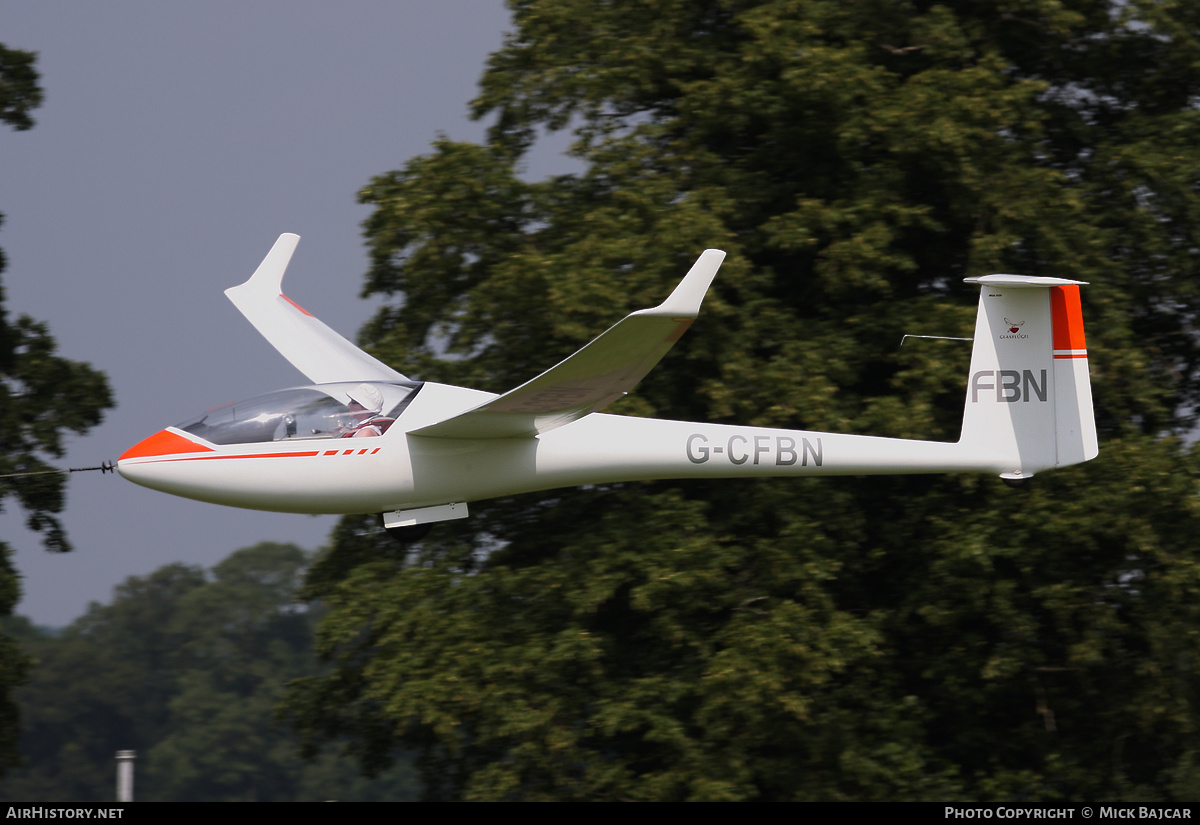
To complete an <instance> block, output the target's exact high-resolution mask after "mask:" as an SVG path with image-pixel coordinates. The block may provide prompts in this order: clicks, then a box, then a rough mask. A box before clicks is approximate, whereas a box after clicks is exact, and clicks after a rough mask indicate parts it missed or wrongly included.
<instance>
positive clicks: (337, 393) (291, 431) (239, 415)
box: [176, 381, 421, 444]
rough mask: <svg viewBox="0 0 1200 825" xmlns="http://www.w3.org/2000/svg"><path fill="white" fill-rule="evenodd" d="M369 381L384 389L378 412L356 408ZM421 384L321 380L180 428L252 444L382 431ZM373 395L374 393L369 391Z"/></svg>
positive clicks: (202, 417)
mask: <svg viewBox="0 0 1200 825" xmlns="http://www.w3.org/2000/svg"><path fill="white" fill-rule="evenodd" d="M364 384H365V385H366V386H368V387H373V388H374V389H376V390H378V392H379V394H380V395H381V396H382V397H383V404H382V406H381V407H380V409H379V410H378V411H376V410H370V409H366V410H364V409H363V408H362V406H361V405H360V404H355V405H354V409H351V402H352V399H351V397H350V394H351V393H354V394H355V395H356V396H358V397H360V398H361V397H362V396H363V395H364V393H363V392H361V391H358V392H356V390H359V389H361V388H362V387H363V386H364ZM420 387H421V384H419V383H411V382H409V383H385V382H382V381H369V382H363V381H348V382H344V383H338V384H316V385H313V386H311V387H295V388H293V389H290V390H279V391H278V392H273V393H269V394H268V395H260V396H258V397H257V398H251V399H249V400H248V401H237V402H234V403H232V404H224V405H222V406H220V407H214V408H213V409H211V410H206V411H205V412H204V413H202V414H201V415H198V416H193V417H192V418H189V419H187V420H186V421H184V422H183V423H182V424H177V425H176V427H177V428H178V429H180V430H183V431H184V432H187V433H191V434H192V435H195V436H199V437H200V438H203V439H204V440H206V441H209V442H211V443H213V444H250V443H256V442H263V441H292V440H296V439H310V438H348V437H352V436H355V435H382V434H383V433H384V432H386V431H387V429H388V427H390V426H391V424H392V422H394V421H395V420H396V418H398V417H399V416H400V413H401V412H403V410H404V408H405V407H406V406H408V404H409V402H410V401H412V399H413V397H414V396H415V395H416V393H417V390H419V389H420ZM366 395H370V393H366Z"/></svg>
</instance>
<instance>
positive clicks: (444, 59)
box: [0, 0, 557, 626]
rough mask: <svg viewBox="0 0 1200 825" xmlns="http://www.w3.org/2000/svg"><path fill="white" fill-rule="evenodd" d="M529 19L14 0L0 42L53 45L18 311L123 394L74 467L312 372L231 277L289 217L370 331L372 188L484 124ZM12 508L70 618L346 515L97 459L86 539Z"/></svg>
mask: <svg viewBox="0 0 1200 825" xmlns="http://www.w3.org/2000/svg"><path fill="white" fill-rule="evenodd" d="M508 19H509V17H508V13H507V10H506V9H505V8H504V6H503V3H502V2H501V0H441V1H440V2H429V1H428V0H386V2H385V1H384V0H377V1H373V2H366V1H365V0H364V1H360V2H355V0H341V1H340V2H338V3H336V4H335V3H322V2H306V3H297V2H294V1H293V0H287V1H286V2H285V1H284V0H279V1H278V2H276V1H275V0H249V1H244V2H232V0H230V2H204V3H199V2H192V3H163V2H160V0H107V1H106V2H104V3H96V2H83V1H82V0H79V1H78V2H64V1H63V0H54V2H47V0H7V2H5V3H4V4H3V7H2V8H0V42H3V43H4V44H5V45H7V46H9V47H10V48H20V49H26V50H30V51H36V52H37V53H38V55H39V57H38V69H39V71H40V72H41V74H42V85H43V88H44V90H45V94H46V102H45V104H44V105H43V106H42V107H41V108H40V109H39V110H38V111H36V112H35V113H34V116H35V118H36V120H37V125H36V126H35V127H34V128H33V129H32V130H30V131H28V132H13V131H11V130H10V129H4V130H3V131H0V175H2V185H0V212H3V213H4V215H5V218H6V220H5V223H4V226H3V228H2V229H0V248H3V249H4V251H5V253H6V254H7V255H8V260H9V265H8V269H7V271H6V272H5V273H4V274H3V276H0V277H3V279H4V287H5V289H6V291H7V298H6V308H7V310H8V312H9V313H10V316H16V315H18V314H28V315H30V316H32V317H34V318H36V319H38V320H41V321H45V322H47V323H48V324H49V325H50V328H51V330H52V332H53V334H54V335H55V337H56V338H57V340H58V343H59V349H60V353H61V354H62V355H63V356H65V357H67V358H71V359H74V360H83V361H88V362H90V363H91V364H92V365H93V366H95V367H97V368H99V369H101V370H103V371H104V372H106V373H107V374H108V377H109V380H110V381H111V383H112V387H113V390H114V392H115V394H116V400H117V407H116V409H115V410H112V411H111V412H110V413H109V414H108V417H107V419H106V421H105V423H104V424H103V425H102V426H101V427H98V428H97V429H95V430H93V431H92V432H91V433H89V434H88V435H86V436H84V437H77V438H74V439H72V441H71V443H70V452H69V455H68V456H67V459H66V460H65V461H64V462H62V464H63V465H65V466H73V467H79V466H90V465H94V464H98V463H100V462H101V461H102V460H106V459H107V460H115V459H116V458H117V457H118V456H119V455H120V454H121V453H122V452H124V451H125V449H127V448H128V447H129V446H131V445H132V444H134V443H135V442H137V441H140V440H141V439H142V438H144V437H146V436H148V435H150V434H152V433H153V432H155V431H156V430H159V429H161V428H162V427H164V426H167V425H170V424H174V423H178V422H179V421H181V420H183V419H185V418H188V417H189V416H191V415H192V414H194V413H197V412H199V411H201V410H204V409H207V408H209V407H212V406H215V405H217V404H221V403H225V402H227V401H233V400H237V399H241V398H248V397H251V396H254V395H259V394H261V393H264V392H268V391H270V390H273V389H278V388H281V387H287V386H294V385H297V384H303V383H307V382H306V381H305V380H304V378H303V377H302V376H301V375H300V374H299V373H298V372H297V371H296V370H294V369H293V368H292V367H291V366H290V365H289V364H288V363H287V362H286V361H285V360H284V359H283V358H282V357H281V356H280V355H278V354H277V353H276V352H275V351H274V350H273V349H272V348H271V347H270V346H269V345H268V344H267V343H266V342H265V341H263V340H262V339H261V338H260V337H259V336H258V334H257V333H256V332H255V331H254V330H253V328H251V327H250V325H249V324H248V323H247V322H246V321H245V320H243V319H242V317H241V316H240V315H239V314H238V313H237V311H236V310H235V309H234V308H233V306H232V305H231V304H229V302H228V301H227V300H226V298H225V296H224V295H223V294H222V292H223V290H224V289H225V288H226V287H229V286H233V285H234V284H238V283H241V282H242V281H244V280H245V279H246V278H247V277H248V276H249V275H250V273H251V272H252V271H253V270H254V268H255V267H256V266H257V265H258V263H259V261H260V260H261V259H262V257H263V256H264V255H265V254H266V252H267V250H268V249H270V247H271V244H272V243H273V242H274V241H275V239H276V237H278V235H279V234H280V233H282V232H295V233H297V234H299V235H300V236H301V239H302V240H301V241H300V246H299V248H298V249H297V251H296V254H295V256H294V257H293V259H292V264H291V267H290V268H289V270H288V275H287V292H288V295H289V296H290V297H292V298H294V299H295V300H296V301H297V302H298V303H300V304H301V305H303V306H304V307H305V308H306V309H308V310H310V311H312V312H313V313H314V314H316V315H317V316H319V317H320V318H321V319H322V320H323V321H325V322H326V323H327V324H329V325H330V326H331V327H333V328H334V329H336V330H338V331H339V332H341V333H342V334H343V335H345V336H346V337H348V338H351V339H353V338H354V337H355V335H356V333H357V330H358V327H359V326H360V325H361V324H362V323H363V322H364V321H365V320H366V319H367V318H368V317H369V316H370V315H371V313H372V310H373V306H374V305H372V304H369V303H368V302H366V301H363V300H361V299H359V297H358V293H359V290H360V287H361V282H362V276H363V273H364V272H365V270H366V255H365V253H364V248H363V245H362V239H361V236H360V229H359V224H360V223H361V221H362V220H363V219H364V218H365V217H366V216H367V209H366V207H363V206H359V205H358V204H357V203H356V202H355V195H356V193H357V191H358V189H359V188H360V187H362V186H363V185H364V184H366V183H367V182H368V181H369V179H370V178H371V177H372V176H373V175H377V174H381V173H383V172H386V171H388V170H391V169H396V168H398V167H400V166H401V165H402V164H403V163H404V162H405V160H407V159H408V158H410V157H412V156H413V155H417V154H421V153H424V152H426V151H427V150H428V147H429V144H430V142H431V141H433V140H434V139H435V138H436V137H437V136H438V135H439V133H444V134H446V135H448V136H449V137H451V138H453V139H458V140H478V139H480V138H481V136H482V134H483V129H484V127H483V125H481V124H478V123H473V122H471V121H470V120H469V119H468V117H467V103H468V102H469V101H470V100H471V98H472V97H474V95H475V91H476V84H477V82H478V80H479V77H480V75H481V73H482V71H483V68H484V63H485V61H486V59H487V56H488V54H489V53H491V52H492V51H494V50H496V49H497V48H499V46H500V45H501V42H502V39H503V33H504V31H505V29H506V28H507V26H508ZM556 162H557V161H555V160H554V158H553V155H550V154H547V155H545V156H544V160H543V164H544V166H545V168H544V169H542V170H539V169H538V168H537V167H536V166H534V167H531V170H530V174H541V173H544V172H547V171H551V168H552V167H554V166H555V164H556ZM394 366H396V367H397V368H398V369H399V370H400V371H401V372H403V371H404V369H405V365H404V364H396V365H394ZM6 505H7V510H6V512H5V513H4V515H3V516H0V531H2V534H3V537H4V540H5V541H7V542H9V543H10V544H11V545H13V546H14V547H15V548H16V550H17V565H18V568H19V569H20V571H21V573H22V575H23V577H24V579H23V585H24V590H25V597H24V599H23V601H22V602H21V604H20V605H19V607H18V612H20V613H22V614H24V615H26V616H29V617H30V618H32V619H33V620H34V621H36V622H38V623H39V624H45V625H51V626H60V625H63V624H66V623H68V622H69V621H71V620H72V619H74V618H75V617H76V616H78V615H80V614H81V613H82V612H83V611H84V609H85V608H86V606H87V603H88V602H89V601H93V600H95V601H108V600H109V599H110V597H111V594H112V588H113V585H115V584H117V583H119V582H120V581H122V580H124V579H125V578H126V577H127V576H130V575H144V574H146V573H149V572H151V571H152V570H155V569H157V568H158V567H160V566H162V565H164V564H167V563H170V562H184V563H189V564H201V565H205V566H210V565H212V564H214V563H216V562H217V561H219V560H220V559H222V558H224V557H225V556H226V555H228V554H229V553H230V552H232V551H234V550H236V549H238V548H240V547H244V546H248V545H251V544H254V543H256V542H258V541H263V540H271V541H292V542H296V543H297V544H300V545H302V546H304V547H306V548H309V549H315V548H316V547H318V546H320V545H321V544H322V543H323V542H324V541H325V538H326V536H327V535H328V533H329V531H330V530H331V529H332V527H333V524H334V517H332V516H296V515H280V514H270V513H257V512H251V511H241V510H233V509H229V508H224V507H218V506H215V505H209V504H201V503H198V502H190V501H184V500H182V499H176V498H173V497H170V496H167V495H164V494H161V493H156V492H152V491H150V490H146V489H143V488H140V487H137V486H135V485H133V484H131V483H129V482H127V481H125V480H124V479H122V478H120V477H117V476H113V475H105V476H101V475H100V474H99V473H86V474H76V475H73V476H72V477H71V478H70V480H69V486H68V493H67V510H66V513H65V514H64V516H65V518H64V521H65V523H66V527H67V530H68V534H69V536H70V538H71V540H72V541H73V542H74V544H75V551H74V552H73V553H70V554H67V555H63V556H54V555H51V554H48V553H46V552H44V551H43V550H41V549H40V545H39V540H38V537H37V536H36V535H34V534H31V533H28V532H26V531H24V530H23V529H22V528H21V524H22V522H23V514H22V513H21V511H20V510H19V508H17V507H16V506H15V505H13V504H12V503H11V501H9V502H6Z"/></svg>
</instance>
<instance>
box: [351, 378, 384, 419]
mask: <svg viewBox="0 0 1200 825" xmlns="http://www.w3.org/2000/svg"><path fill="white" fill-rule="evenodd" d="M346 394H347V395H349V396H350V400H351V401H357V402H358V403H359V404H361V405H362V408H363V409H364V410H369V411H370V412H373V413H377V412H381V411H382V410H383V393H381V392H380V391H379V388H378V387H373V386H371V385H370V384H359V385H358V386H357V387H355V388H354V389H352V390H350V392H348V393H346Z"/></svg>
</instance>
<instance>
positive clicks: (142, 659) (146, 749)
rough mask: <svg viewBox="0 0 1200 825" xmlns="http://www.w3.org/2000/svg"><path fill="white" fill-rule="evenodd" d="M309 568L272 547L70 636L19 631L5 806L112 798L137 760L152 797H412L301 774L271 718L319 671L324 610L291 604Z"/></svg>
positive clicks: (165, 575)
mask: <svg viewBox="0 0 1200 825" xmlns="http://www.w3.org/2000/svg"><path fill="white" fill-rule="evenodd" d="M307 562H308V558H307V555H306V554H305V553H304V551H302V550H301V549H300V548H298V547H295V546H294V545H290V544H273V543H269V542H264V543H262V544H258V545H256V546H254V547H247V548H244V549H242V550H238V551H237V552H235V553H233V554H232V555H230V556H229V557H228V558H227V559H225V560H224V561H222V562H221V563H220V564H218V565H216V566H215V567H214V568H213V569H212V570H211V571H204V570H201V569H199V568H196V567H191V566H188V565H182V564H171V565H167V566H165V567H162V568H160V569H158V570H156V571H154V572H153V573H151V574H150V575H149V576H134V577H131V578H129V579H128V580H126V581H125V582H124V583H122V584H121V585H120V586H118V587H117V589H116V592H115V594H114V598H113V600H112V602H111V604H106V605H100V604H93V605H92V606H91V607H90V608H89V610H88V612H87V613H86V614H85V615H84V616H82V617H80V618H79V619H78V620H76V621H75V622H73V623H72V624H71V625H70V626H69V627H67V628H66V629H65V630H64V631H63V632H62V633H61V634H58V635H50V634H45V633H38V632H37V631H36V630H34V629H31V628H29V627H28V625H27V623H22V622H20V621H14V620H10V623H11V624H12V625H13V626H12V630H13V631H15V635H17V636H18V637H19V638H20V639H21V641H22V643H23V644H24V645H25V646H26V647H27V649H28V650H30V651H31V652H33V653H34V654H35V655H36V656H37V658H38V662H39V666H38V667H37V669H36V670H35V671H34V673H33V674H32V676H31V678H30V684H29V685H27V686H26V687H24V688H22V689H21V690H19V691H18V694H17V695H18V700H19V701H20V703H21V707H22V709H23V711H24V719H25V721H24V725H23V727H24V731H23V736H22V740H21V749H22V752H23V754H24V755H25V757H26V761H27V763H28V764H27V766H26V767H25V768H24V769H22V770H17V771H14V772H13V773H12V775H11V776H10V777H8V778H6V779H5V780H4V781H3V782H0V796H3V797H4V798H7V799H46V800H57V801H69V800H87V799H107V798H111V795H112V789H113V773H114V770H113V768H114V766H113V754H114V753H115V752H116V751H117V750H126V749H134V750H136V751H137V753H138V759H137V782H136V786H137V796H138V798H139V799H143V800H175V801H180V800H190V801H204V800H210V801H220V800H261V801H272V800H277V801H296V800H320V799H330V798H337V799H374V800H386V799H403V798H405V797H406V796H409V797H411V796H412V795H415V792H416V791H415V783H414V779H413V777H412V771H411V768H410V767H409V765H408V764H407V762H405V763H404V764H403V765H401V766H400V767H398V768H397V769H394V770H393V771H392V772H391V773H390V774H389V775H388V776H387V777H386V778H385V779H382V780H380V781H376V782H374V783H371V782H367V781H365V780H363V779H361V778H360V777H358V776H357V775H356V772H355V771H354V770H353V765H352V764H351V763H350V762H349V761H348V760H344V759H340V760H339V759H337V758H336V756H334V755H333V754H328V753H327V754H322V755H321V759H320V760H318V761H316V762H314V763H312V764H306V763H305V762H304V761H303V760H301V759H300V757H299V755H298V747H297V745H298V743H297V741H296V738H295V736H294V735H292V734H291V733H290V732H289V731H288V730H287V729H286V727H285V726H283V725H282V724H280V723H279V722H277V721H276V719H275V706H276V704H277V703H278V701H279V699H280V698H281V697H282V695H283V693H284V690H285V687H286V685H287V683H288V681H289V680H291V679H294V678H296V677H299V676H307V675H312V674H314V673H315V672H317V665H316V661H315V658H314V657H313V655H312V634H313V627H314V624H315V621H314V616H315V611H314V610H313V609H311V608H305V607H303V606H301V605H298V604H297V602H296V589H297V587H298V585H299V583H300V576H301V574H302V572H303V568H304V566H305V564H307Z"/></svg>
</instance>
